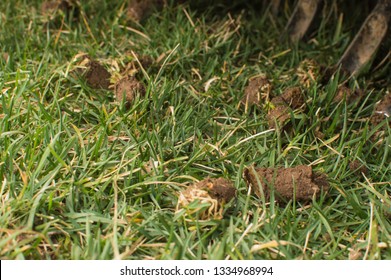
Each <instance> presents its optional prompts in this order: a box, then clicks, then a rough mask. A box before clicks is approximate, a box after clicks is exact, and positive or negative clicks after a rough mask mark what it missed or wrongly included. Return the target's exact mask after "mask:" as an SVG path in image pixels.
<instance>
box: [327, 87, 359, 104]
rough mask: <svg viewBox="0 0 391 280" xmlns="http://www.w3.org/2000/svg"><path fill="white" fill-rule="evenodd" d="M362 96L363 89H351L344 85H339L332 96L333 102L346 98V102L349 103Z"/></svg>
mask: <svg viewBox="0 0 391 280" xmlns="http://www.w3.org/2000/svg"><path fill="white" fill-rule="evenodd" d="M363 96H364V91H363V90H360V89H356V90H351V89H350V88H348V87H347V86H345V85H341V86H339V87H338V89H337V93H336V95H335V96H334V99H333V102H334V103H339V102H341V101H343V100H346V102H347V103H351V102H353V101H355V100H359V99H360V98H361V97H363Z"/></svg>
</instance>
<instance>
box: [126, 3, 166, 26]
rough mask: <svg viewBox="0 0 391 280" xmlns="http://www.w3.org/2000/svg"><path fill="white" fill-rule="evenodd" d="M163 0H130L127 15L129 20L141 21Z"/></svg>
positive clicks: (160, 4) (159, 5)
mask: <svg viewBox="0 0 391 280" xmlns="http://www.w3.org/2000/svg"><path fill="white" fill-rule="evenodd" d="M164 3H165V0H130V1H129V5H128V10H127V13H126V14H127V17H128V19H130V20H134V21H137V22H138V21H141V20H142V19H143V18H145V17H146V16H147V14H148V13H149V12H150V11H151V10H153V9H154V8H155V7H161V6H163V4H164Z"/></svg>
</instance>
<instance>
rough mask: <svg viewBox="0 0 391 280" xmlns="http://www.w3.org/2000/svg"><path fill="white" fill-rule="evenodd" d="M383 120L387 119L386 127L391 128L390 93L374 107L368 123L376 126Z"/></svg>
mask: <svg viewBox="0 0 391 280" xmlns="http://www.w3.org/2000/svg"><path fill="white" fill-rule="evenodd" d="M385 119H388V125H389V126H391V93H388V94H386V95H385V96H384V98H383V99H382V100H381V101H380V102H379V103H378V104H377V105H376V107H375V111H374V113H373V115H372V117H371V119H370V121H371V123H372V125H373V126H377V125H379V124H380V123H381V122H382V121H384V120H385Z"/></svg>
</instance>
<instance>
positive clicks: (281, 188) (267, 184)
mask: <svg viewBox="0 0 391 280" xmlns="http://www.w3.org/2000/svg"><path fill="white" fill-rule="evenodd" d="M254 171H255V172H254ZM244 178H245V180H246V182H247V185H248V187H250V186H251V187H252V189H253V191H254V192H255V194H256V195H257V196H258V197H260V198H261V197H262V196H264V197H265V199H266V200H269V199H270V194H271V192H273V191H274V194H275V200H276V201H277V202H288V201H289V200H291V199H293V198H295V199H296V200H297V201H300V202H307V201H311V200H312V198H313V197H316V196H318V195H319V194H320V193H321V191H324V192H325V191H327V190H328V189H329V183H328V182H327V177H326V175H324V174H321V173H316V172H313V170H312V167H311V166H306V165H299V166H296V167H292V168H252V167H250V168H246V169H245V170H244ZM258 182H260V183H261V185H259V184H258Z"/></svg>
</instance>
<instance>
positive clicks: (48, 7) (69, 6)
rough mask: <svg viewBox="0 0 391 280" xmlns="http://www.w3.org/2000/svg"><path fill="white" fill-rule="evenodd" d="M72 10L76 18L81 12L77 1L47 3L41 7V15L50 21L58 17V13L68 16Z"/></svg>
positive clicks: (64, 0)
mask: <svg viewBox="0 0 391 280" xmlns="http://www.w3.org/2000/svg"><path fill="white" fill-rule="evenodd" d="M72 10H74V16H77V15H78V12H79V11H78V4H77V3H76V1H75V0H55V1H45V2H43V3H42V5H41V14H42V15H43V16H44V17H47V18H49V19H50V20H52V19H54V18H55V17H56V16H57V12H58V11H62V12H63V13H65V14H67V15H68V14H69V13H70V12H71V11H72Z"/></svg>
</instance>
